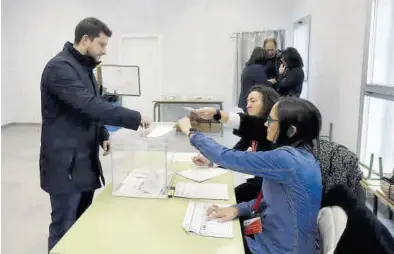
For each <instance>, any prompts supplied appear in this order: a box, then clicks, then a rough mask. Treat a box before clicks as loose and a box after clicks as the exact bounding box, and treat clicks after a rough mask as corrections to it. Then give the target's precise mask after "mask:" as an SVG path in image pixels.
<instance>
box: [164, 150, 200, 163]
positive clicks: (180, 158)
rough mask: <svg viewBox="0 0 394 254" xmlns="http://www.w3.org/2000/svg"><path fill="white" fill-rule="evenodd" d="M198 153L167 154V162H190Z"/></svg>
mask: <svg viewBox="0 0 394 254" xmlns="http://www.w3.org/2000/svg"><path fill="white" fill-rule="evenodd" d="M197 155H198V153H171V152H170V153H167V160H168V161H171V162H191V161H192V159H193V157H194V156H197Z"/></svg>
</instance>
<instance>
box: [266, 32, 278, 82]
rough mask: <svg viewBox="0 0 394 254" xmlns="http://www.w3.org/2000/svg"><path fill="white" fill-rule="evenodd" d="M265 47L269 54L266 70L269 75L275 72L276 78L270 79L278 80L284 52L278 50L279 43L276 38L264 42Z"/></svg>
mask: <svg viewBox="0 0 394 254" xmlns="http://www.w3.org/2000/svg"><path fill="white" fill-rule="evenodd" d="M263 47H264V49H265V50H266V51H267V54H268V61H267V64H266V69H267V71H268V72H269V73H273V72H275V74H276V75H275V77H270V78H277V77H278V75H279V67H280V65H281V61H280V60H281V55H282V52H281V51H280V50H279V49H278V43H277V41H276V40H275V39H274V38H267V39H265V40H264V44H263ZM270 76H272V75H270Z"/></svg>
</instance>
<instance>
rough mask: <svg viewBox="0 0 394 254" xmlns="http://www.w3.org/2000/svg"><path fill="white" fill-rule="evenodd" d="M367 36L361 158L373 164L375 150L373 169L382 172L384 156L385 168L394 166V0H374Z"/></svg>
mask: <svg viewBox="0 0 394 254" xmlns="http://www.w3.org/2000/svg"><path fill="white" fill-rule="evenodd" d="M368 29H369V30H368V31H369V38H368V39H367V40H366V42H367V43H366V48H365V50H366V54H365V56H366V59H364V68H363V86H362V98H361V101H362V103H361V105H360V107H361V110H362V111H361V114H360V117H362V118H361V121H360V123H362V128H361V129H360V133H359V134H360V135H359V137H360V138H359V142H358V144H359V156H360V161H361V162H363V163H365V164H367V165H368V164H369V160H370V156H371V154H374V164H373V169H374V171H375V172H378V169H379V163H378V158H379V157H381V158H382V165H383V172H384V173H385V174H391V173H392V172H393V170H394V72H393V71H392V66H393V65H394V48H393V47H392V45H393V44H394V1H392V0H371V22H370V25H369V27H368Z"/></svg>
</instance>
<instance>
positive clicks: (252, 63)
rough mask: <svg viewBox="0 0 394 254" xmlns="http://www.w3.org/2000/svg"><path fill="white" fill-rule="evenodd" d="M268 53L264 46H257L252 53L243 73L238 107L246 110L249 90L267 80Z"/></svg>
mask: <svg viewBox="0 0 394 254" xmlns="http://www.w3.org/2000/svg"><path fill="white" fill-rule="evenodd" d="M267 59H268V54H267V51H266V50H265V49H264V48H262V47H256V48H255V49H254V50H253V52H252V54H251V55H250V58H249V61H247V62H246V66H245V68H244V69H243V71H242V75H241V92H240V95H239V99H238V107H239V108H240V109H242V110H244V111H245V112H246V99H247V96H248V92H249V90H250V88H252V86H254V85H255V84H264V83H265V82H267V74H266V68H265V65H266V63H267Z"/></svg>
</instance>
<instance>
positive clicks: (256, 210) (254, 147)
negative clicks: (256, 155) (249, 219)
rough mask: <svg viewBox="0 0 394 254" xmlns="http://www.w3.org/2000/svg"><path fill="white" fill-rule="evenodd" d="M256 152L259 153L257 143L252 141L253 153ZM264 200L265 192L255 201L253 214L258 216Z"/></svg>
mask: <svg viewBox="0 0 394 254" xmlns="http://www.w3.org/2000/svg"><path fill="white" fill-rule="evenodd" d="M256 151H257V142H256V141H252V152H256ZM262 199H263V191H260V192H259V195H257V198H256V200H255V201H254V204H253V208H252V209H253V211H252V214H256V213H258V212H259V207H260V203H261V200H262Z"/></svg>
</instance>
